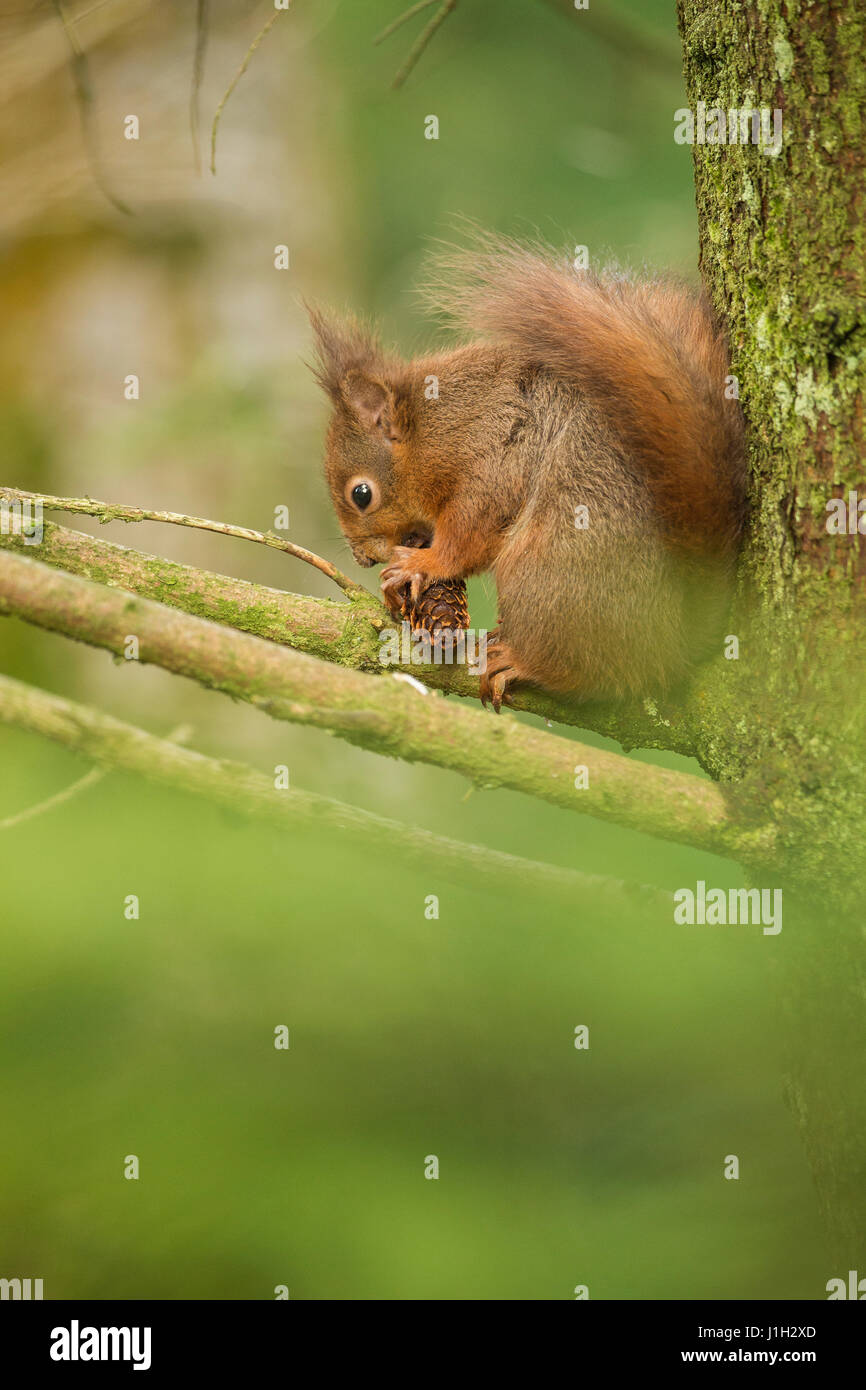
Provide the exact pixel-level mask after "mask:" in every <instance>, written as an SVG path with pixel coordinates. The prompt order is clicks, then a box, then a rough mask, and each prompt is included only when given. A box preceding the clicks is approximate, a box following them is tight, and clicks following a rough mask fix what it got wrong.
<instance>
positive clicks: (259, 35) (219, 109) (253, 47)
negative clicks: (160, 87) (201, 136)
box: [210, 10, 288, 174]
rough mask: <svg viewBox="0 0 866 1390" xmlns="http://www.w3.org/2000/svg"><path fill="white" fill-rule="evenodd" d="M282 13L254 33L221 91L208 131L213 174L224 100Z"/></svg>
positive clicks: (273, 15) (213, 172) (273, 16)
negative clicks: (229, 80) (233, 73)
mask: <svg viewBox="0 0 866 1390" xmlns="http://www.w3.org/2000/svg"><path fill="white" fill-rule="evenodd" d="M283 14H288V10H274V13H273V14H272V15H271V17H270V19H269V20H268V22H267V24H265V25H264V26H263V27H262V28H261V29H260V30H259V32H258V33H257V34H256V37H255V38H254V39H253V41H252V43H251V44H250V46H249V48H248V49H247V51H246V53H245V54H244V58H243V61H242V62H241V65H240V67H239V68H238V70H237V72H236V73H235V75H234V77H233V78H232V80H231V82H230V83H229V85H228V86H227V87H226V89H225V91H224V93H223V96H222V100H221V101H220V104H219V106H218V107H217V109H216V111H215V113H214V118H213V125H212V126H211V132H210V171H211V173H212V174H215V173H216V142H217V127H218V125H219V123H220V118H221V116H222V113H223V108H224V107H225V104H226V102H227V101H228V99H229V97H230V96H231V94H232V92H233V91H234V89H235V87H236V86H237V85H238V83H239V82H240V80H241V78H242V77H243V75H244V73H245V72H246V70H247V68H248V67H249V65H250V59H251V58H252V56H253V54H254V53H255V51H256V49H257V48H258V46H259V44H260V43H261V41H262V39H263V38H264V37H265V35H266V34H267V33H269V32H270V30H271V29H272V28H273V26H274V25H275V24H276V22H277V20H278V19H279V17H280V15H283Z"/></svg>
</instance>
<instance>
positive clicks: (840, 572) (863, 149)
mask: <svg viewBox="0 0 866 1390" xmlns="http://www.w3.org/2000/svg"><path fill="white" fill-rule="evenodd" d="M678 10H679V23H680V32H681V36H682V41H683V51H684V61H685V75H686V83H687V93H688V103H689V106H690V108H691V109H692V111H694V112H695V113H697V107H698V103H699V102H703V103H705V106H706V109H707V121H706V125H707V128H709V127H710V124H711V117H710V110H711V108H720V109H721V110H723V111H725V112H728V111H729V109H731V108H738V109H742V108H744V107H752V108H761V107H766V108H769V109H770V110H771V111H773V110H778V111H779V112H781V120H782V144H781V148H780V149H778V151H777V152H776V153H773V152H772V150H771V149H765V148H761V147H760V146H756V145H755V144H753V143H747V144H730V143H727V144H710V143H705V144H698V143H695V145H694V150H693V153H694V165H695V181H696V191H697V205H698V215H699V228H700V248H701V251H700V257H701V270H702V274H703V278H704V282H705V284H706V286H707V289H708V291H709V293H710V296H711V298H712V300H713V302H714V303H715V305H716V308H717V309H718V310H719V312H720V313H721V314H722V316H723V317H724V318H725V319H726V321H727V323H728V326H729V331H730V338H731V348H732V357H733V371H734V373H735V374H736V377H737V380H738V384H739V394H740V399H741V402H742V405H743V410H744V413H745V416H746V421H747V425H748V428H749V440H750V456H751V465H752V477H753V488H752V520H751V533H750V536H749V540H748V543H747V547H746V551H745V555H744V561H743V566H742V583H741V589H740V594H739V598H738V601H737V605H736V608H735V614H734V617H733V618H732V620H731V621H732V626H731V629H730V631H731V632H732V633H735V634H737V635H738V636H739V638H740V659H739V661H737V662H730V663H728V666H729V669H728V670H724V671H718V672H716V673H715V675H714V676H713V678H712V680H711V682H710V685H711V688H710V689H709V690H708V700H709V706H710V708H711V709H712V711H713V714H712V723H713V725H714V726H715V727H714V729H711V730H710V731H709V734H708V738H709V742H710V743H711V744H712V749H713V752H712V758H713V761H714V770H715V771H716V773H717V774H718V775H720V776H722V777H727V776H731V775H738V776H741V777H742V778H743V783H742V790H743V793H744V795H745V797H746V799H747V800H750V801H751V802H752V804H753V806H754V808H755V810H756V811H757V809H758V808H759V807H763V808H764V811H765V813H766V811H767V810H769V809H770V808H772V810H773V812H774V813H775V816H776V818H777V821H778V824H779V828H780V836H779V839H780V842H781V844H782V845H783V846H784V848H785V855H786V860H787V868H786V873H785V884H784V888H785V890H786V897H785V933H784V935H785V938H786V939H785V946H784V950H783V953H782V954H783V957H784V970H785V977H784V993H785V1002H786V1012H787V1015H788V1017H789V1020H790V1023H791V1030H790V1042H791V1044H792V1057H793V1061H792V1068H791V1069H792V1075H791V1079H790V1084H789V1087H788V1094H789V1099H790V1101H791V1104H792V1109H793V1111H794V1114H795V1115H796V1118H797V1122H798V1124H799V1126H800V1128H801V1130H802V1133H803V1137H804V1141H805V1144H806V1149H807V1153H808V1155H809V1160H810V1163H811V1166H812V1170H813V1173H814V1175H815V1180H816V1183H817V1186H818V1189H819V1194H820V1199H821V1203H822V1206H823V1208H824V1211H825V1215H826V1217H827V1220H828V1224H829V1227H830V1230H831V1234H832V1238H833V1253H834V1257H835V1258H836V1259H837V1260H838V1261H841V1262H842V1263H843V1264H844V1266H845V1269H846V1270H847V1268H849V1267H850V1268H859V1271H860V1274H861V1275H863V1274H866V1085H864V1080H863V1073H864V1061H866V970H864V964H863V914H862V907H861V905H860V903H859V897H860V892H859V888H860V885H859V884H858V875H857V871H858V869H859V868H860V865H861V863H862V859H863V851H862V843H863V834H864V827H866V695H864V692H866V643H864V641H863V634H864V632H866V627H864V616H866V613H864V608H866V604H864V572H866V551H864V543H863V541H862V539H861V537H860V535H859V534H858V533H857V531H856V526H855V529H854V531H853V533H851V532H848V533H844V534H832V533H831V532H830V531H828V510H827V503H828V501H829V500H830V499H831V498H832V497H840V496H841V497H843V498H845V499H846V500H847V499H848V496H849V493H852V492H855V493H857V494H858V499H863V500H864V503H866V477H864V472H866V469H864V451H863V394H864V392H863V387H864V367H866V316H864V307H866V254H864V252H866V217H864V213H866V169H864V159H866V130H864V125H866V78H864V74H866V15H864V11H863V6H862V0H829V2H827V0H825V3H821V4H805V3H800V4H796V3H795V4H791V3H789V2H788V0H785V3H783V0H754V3H752V4H744V5H741V6H719V5H718V4H717V3H714V2H713V0H679V5H678ZM697 124H698V123H697V121H696V128H697ZM856 500H857V499H855V501H856ZM864 513H866V506H864ZM864 530H866V514H864ZM770 940H772V938H770ZM858 1262H859V1263H858ZM842 1272H843V1271H842V1270H841V1269H839V1270H836V1269H833V1270H829V1271H828V1278H829V1277H831V1276H832V1275H834V1274H836V1273H842Z"/></svg>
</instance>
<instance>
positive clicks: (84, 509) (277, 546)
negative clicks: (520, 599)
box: [0, 487, 369, 596]
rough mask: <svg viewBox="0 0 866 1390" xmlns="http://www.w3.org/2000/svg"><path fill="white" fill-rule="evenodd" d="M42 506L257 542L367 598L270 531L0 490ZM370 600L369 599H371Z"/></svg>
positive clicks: (317, 558) (326, 563) (3, 496)
mask: <svg viewBox="0 0 866 1390" xmlns="http://www.w3.org/2000/svg"><path fill="white" fill-rule="evenodd" d="M16 498H17V499H20V500H21V501H22V502H40V503H41V504H42V506H43V507H47V508H48V509H49V511H57V512H77V513H80V514H81V515H83V516H95V517H97V518H98V519H99V521H100V522H101V523H102V524H103V525H105V524H106V523H108V522H109V521H162V522H165V523H166V524H167V525H169V526H191V527H193V528H194V529H195V530H197V531H214V532H216V533H217V534H218V535H220V536H235V537H237V539H238V540H242V541H256V542H257V543H258V544H259V545H267V546H270V548H271V549H272V550H282V551H284V552H285V553H286V555H293V556H294V557H295V559H296V560H303V561H304V562H305V563H306V564H308V565H312V566H313V567H314V569H317V570H320V571H321V573H322V574H325V575H327V576H328V578H329V579H330V580H332V581H333V582H334V583H335V584H336V585H337V586H338V588H340V589H342V590H343V592H344V593H346V594H353V595H354V594H364V595H367V590H366V589H365V588H364V586H363V585H362V584H356V583H355V581H354V580H353V579H349V577H348V575H345V574H341V573H340V571H339V570H338V569H337V568H336V566H335V565H332V564H331V562H330V560H323V559H322V557H321V555H316V554H314V553H313V551H312V550H307V549H305V547H304V546H302V545H293V543H292V542H291V541H285V540H283V539H282V537H281V536H275V535H274V534H273V532H271V531H252V530H250V528H249V527H247V526H232V525H230V524H229V522H226V521H207V520H206V519H205V518H204V517H200V516H185V515H184V514H183V513H182V512H163V511H150V510H149V509H148V508H147V507H127V506H124V505H123V504H122V503H114V502H97V501H96V500H95V498H93V497H49V496H48V495H47V494H46V493H42V492H24V491H21V490H20V489H19V488H14V487H0V500H6V501H9V502H14V501H15V500H16ZM368 596H369V595H368Z"/></svg>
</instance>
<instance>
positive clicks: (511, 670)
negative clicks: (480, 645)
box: [481, 631, 531, 714]
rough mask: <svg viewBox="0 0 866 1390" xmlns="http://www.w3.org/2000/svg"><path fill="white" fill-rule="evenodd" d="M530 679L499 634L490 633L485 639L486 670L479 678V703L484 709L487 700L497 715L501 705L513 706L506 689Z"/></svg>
mask: <svg viewBox="0 0 866 1390" xmlns="http://www.w3.org/2000/svg"><path fill="white" fill-rule="evenodd" d="M530 679H531V677H530V676H529V675H528V673H527V672H526V671H525V670H524V669H523V667H522V666H521V664H520V662H519V661H518V659H517V657H516V656H515V655H514V652H513V651H512V650H511V648H510V647H509V645H508V643H507V642H504V641H503V640H502V638H501V637H500V636H499V632H498V631H496V632H492V633H490V635H489V637H488V639H487V668H486V670H485V671H484V672H483V674H482V676H481V703H482V705H483V706H484V708H485V709H486V708H487V702H488V700H489V702H490V704H491V705H492V706H493V708H494V709H495V711H496V713H497V714H498V713H499V711H500V708H501V707H502V705H504V704H505V705H513V704H514V701H513V700H512V698H511V695H510V694H509V693H508V687H509V686H511V685H514V684H515V683H516V682H517V681H526V680H530Z"/></svg>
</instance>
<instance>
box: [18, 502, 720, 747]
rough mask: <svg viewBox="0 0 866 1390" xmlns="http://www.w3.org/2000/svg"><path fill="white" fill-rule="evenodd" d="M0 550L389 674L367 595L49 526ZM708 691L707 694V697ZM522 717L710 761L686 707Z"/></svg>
mask: <svg viewBox="0 0 866 1390" xmlns="http://www.w3.org/2000/svg"><path fill="white" fill-rule="evenodd" d="M0 550H8V551H11V552H13V553H15V554H19V555H25V556H29V557H31V558H32V557H34V556H38V558H39V559H40V560H42V561H43V562H44V563H45V564H48V565H53V566H56V567H57V568H59V569H63V570H67V571H68V572H69V573H70V574H77V575H79V576H81V577H82V578H85V579H95V580H97V581H98V582H100V583H102V584H108V585H111V586H114V587H117V588H121V589H126V590H128V591H129V592H130V593H135V594H140V595H141V596H142V597H143V598H151V599H156V600H157V601H158V602H159V603H164V604H168V605H169V607H171V608H179V609H180V610H181V611H182V612H184V613H191V614H193V616H195V617H199V618H209V619H211V620H212V621H214V622H219V623H224V624H227V625H228V626H229V627H232V628H237V629H238V630H239V631H241V632H249V633H252V634H253V635H254V636H257V637H263V638H266V639H267V640H268V641H271V642H277V643H279V644H281V645H283V646H288V647H293V648H294V649H295V650H296V651H301V652H306V653H308V654H309V655H311V656H317V657H320V658H322V659H324V660H326V661H331V662H334V663H336V664H337V665H340V666H346V667H348V668H350V669H352V670H355V671H369V672H376V673H378V674H379V675H381V674H382V673H383V670H384V668H383V666H382V665H381V663H380V660H379V655H380V652H381V643H380V633H381V632H382V631H383V630H385V629H392V628H393V626H394V623H393V619H392V618H390V617H389V616H388V614H387V612H386V610H385V609H384V608H383V607H382V605H381V604H380V603H379V601H378V599H377V598H375V597H374V595H373V594H371V593H369V592H368V590H366V589H361V591H360V592H359V593H358V594H353V595H349V600H350V601H349V602H348V603H339V602H334V601H332V600H331V599H316V598H310V597H308V596H307V595H305V594H291V593H285V592H283V591H282V590H280V589H271V588H268V587H267V586H265V585H263V584H251V583H250V582H249V581H248V580H245V579H235V578H231V577H229V576H228V575H223V574H211V573H209V572H208V571H207V570H200V569H196V568H194V567H193V566H191V565H180V564H177V563H176V562H175V561H173V560H165V559H162V558H161V557H159V556H156V555H146V554H144V553H142V552H141V551H139V550H132V549H130V548H129V547H128V546H123V545H117V544H116V543H115V542H113V541H107V540H103V539H102V537H98V536H89V535H84V534H83V533H82V532H80V531H70V530H68V529H67V528H66V527H63V526H56V525H54V524H53V523H52V522H50V521H46V522H44V523H43V536H42V542H41V544H40V545H39V547H38V549H37V548H36V547H34V546H30V545H28V544H27V543H26V541H25V538H24V537H23V536H22V535H16V534H14V533H10V534H4V533H3V531H2V530H0ZM412 674H413V676H414V677H415V678H417V679H418V680H420V681H422V682H423V683H424V685H426V686H428V687H429V688H430V689H432V690H441V691H443V692H444V693H445V694H448V695H456V696H460V697H461V698H464V699H474V700H477V699H478V693H479V692H478V678H477V676H473V675H472V673H471V672H470V671H469V670H468V669H467V667H466V666H465V665H451V666H449V665H419V666H415V665H414V664H413V666H412ZM699 690H700V687H698V692H699ZM514 708H515V709H518V710H523V711H525V712H526V713H528V714H535V715H538V716H540V717H541V718H543V719H546V720H547V721H548V722H550V721H551V720H553V721H555V722H556V723H559V724H571V725H575V726H576V727H577V728H580V729H593V730H594V731H595V732H596V733H600V734H604V735H605V736H606V737H608V738H614V739H616V740H617V741H618V742H619V743H621V744H622V745H623V746H624V747H625V748H627V749H628V748H663V749H666V750H668V751H672V752H675V753H682V754H684V755H685V756H687V757H699V756H700V754H701V751H702V744H701V732H702V728H703V724H702V720H703V710H702V708H701V706H700V702H699V701H698V703H697V705H696V707H695V713H694V716H693V715H692V713H691V711H692V704H691V703H690V701H689V698H688V697H685V696H684V697H682V698H681V699H679V700H678V701H677V702H676V704H664V703H663V702H659V703H656V702H650V701H645V702H642V703H634V704H617V705H610V704H603V705H602V704H597V705H589V704H586V703H583V702H581V701H579V700H570V699H568V697H566V696H557V695H551V694H548V693H547V692H546V691H543V690H538V689H536V688H535V687H533V686H524V687H523V688H520V687H518V688H517V689H516V690H515V692H514Z"/></svg>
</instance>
